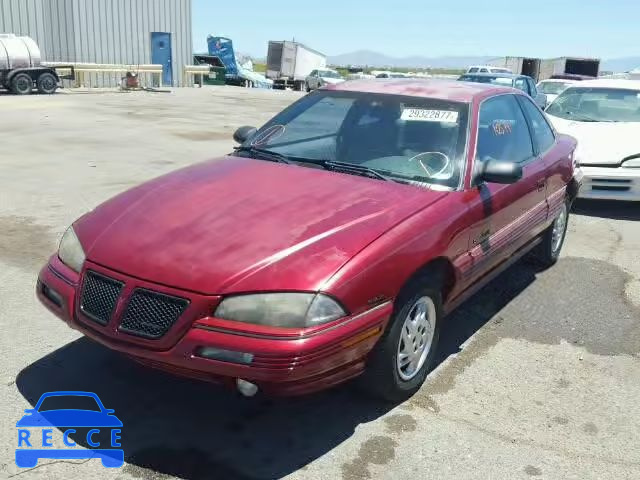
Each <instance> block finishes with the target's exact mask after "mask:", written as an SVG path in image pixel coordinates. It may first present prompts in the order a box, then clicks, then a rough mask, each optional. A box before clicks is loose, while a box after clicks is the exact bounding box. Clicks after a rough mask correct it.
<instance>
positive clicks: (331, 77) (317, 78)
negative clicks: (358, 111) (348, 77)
mask: <svg viewBox="0 0 640 480" xmlns="http://www.w3.org/2000/svg"><path fill="white" fill-rule="evenodd" d="M341 82H344V78H342V77H341V76H340V74H339V73H338V72H336V71H335V70H331V69H329V68H327V69H322V70H313V71H312V72H311V73H310V74H309V75H308V76H307V78H306V79H305V81H304V83H305V87H306V89H307V92H310V91H311V90H315V89H316V88H320V87H321V86H323V85H334V84H336V83H341Z"/></svg>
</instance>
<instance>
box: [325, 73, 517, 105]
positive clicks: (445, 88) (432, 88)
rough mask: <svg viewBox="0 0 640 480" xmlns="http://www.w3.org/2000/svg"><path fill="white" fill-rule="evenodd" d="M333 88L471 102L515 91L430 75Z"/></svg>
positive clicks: (333, 87)
mask: <svg viewBox="0 0 640 480" xmlns="http://www.w3.org/2000/svg"><path fill="white" fill-rule="evenodd" d="M325 88H328V89H330V90H339V91H348V92H365V93H383V94H389V95H406V96H411V97H423V98H434V99H437V100H450V101H453V102H463V103H471V102H473V100H475V99H478V100H479V99H483V98H486V97H490V96H493V95H498V94H501V93H514V92H516V93H517V92H519V90H514V89H513V88H510V87H502V86H499V85H493V84H490V83H472V82H460V81H458V80H443V79H428V78H376V79H362V80H349V81H348V82H343V83H339V84H337V85H331V86H329V87H325Z"/></svg>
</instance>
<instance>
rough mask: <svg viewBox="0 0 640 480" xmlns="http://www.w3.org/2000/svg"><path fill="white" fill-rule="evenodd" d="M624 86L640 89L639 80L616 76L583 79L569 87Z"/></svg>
mask: <svg viewBox="0 0 640 480" xmlns="http://www.w3.org/2000/svg"><path fill="white" fill-rule="evenodd" d="M594 87H595V88H598V87H600V88H626V89H630V90H640V80H625V79H618V78H611V79H597V80H583V81H582V82H576V83H575V85H573V86H572V87H571V88H594Z"/></svg>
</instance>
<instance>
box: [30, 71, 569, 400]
mask: <svg viewBox="0 0 640 480" xmlns="http://www.w3.org/2000/svg"><path fill="white" fill-rule="evenodd" d="M234 138H235V139H236V141H238V142H240V144H241V145H240V146H239V147H238V148H237V149H236V150H235V152H234V153H232V154H230V155H228V156H226V157H224V158H222V159H218V160H215V161H209V162H205V163H201V164H198V165H193V166H190V167H188V168H185V169H182V170H179V171H176V172H173V173H170V174H168V175H165V176H162V177H160V178H156V179H155V180H152V181H149V182H147V183H144V184H142V185H140V186H138V187H136V188H133V189H131V190H129V191H127V192H124V193H122V194H120V195H118V196H116V197H115V198H113V199H111V200H109V201H107V202H106V203H104V204H102V205H101V206H99V207H98V208H96V209H95V210H93V211H91V212H89V213H87V214H86V215H84V216H83V217H81V218H80V219H79V220H77V221H76V222H75V223H74V224H73V225H72V226H71V227H70V228H69V229H68V230H67V232H66V233H65V235H64V237H63V238H62V240H61V243H60V247H59V251H58V253H57V254H55V255H53V256H52V257H51V259H50V261H49V263H48V265H46V266H45V267H44V268H43V269H42V271H41V272H40V277H39V281H38V284H37V293H38V297H39V299H40V300H41V301H42V303H43V304H44V305H45V306H46V307H47V308H49V309H50V310H51V311H52V312H53V313H55V314H56V315H57V316H59V317H60V318H62V319H63V320H64V321H65V322H67V323H68V324H69V325H70V326H71V327H72V328H75V329H77V330H79V331H81V332H82V333H84V334H85V335H86V336H88V337H90V338H92V339H94V340H96V341H98V342H100V343H102V344H104V345H106V346H107V347H109V348H111V349H113V350H118V351H120V352H123V353H125V354H127V355H129V356H131V357H133V358H135V359H136V360H138V361H140V362H142V363H144V364H147V365H149V366H152V367H158V368H161V369H163V370H166V371H170V372H173V373H175V374H180V375H186V376H190V377H195V378H199V379H204V380H209V381H217V382H223V383H229V384H231V385H234V386H237V387H238V388H239V390H240V391H241V392H242V393H244V394H245V395H252V394H254V393H255V392H256V391H257V390H258V389H260V390H263V391H265V392H267V393H270V394H286V395H295V394H302V393H308V392H313V391H317V390H320V389H324V388H327V387H330V386H332V385H336V384H338V383H341V382H344V381H346V380H349V379H351V378H354V377H356V376H359V375H361V374H363V373H364V375H363V378H362V380H363V382H362V384H363V385H364V386H365V387H366V388H368V389H369V390H371V391H372V392H374V393H375V394H377V395H378V396H380V397H383V398H385V399H389V400H394V401H397V400H400V399H402V398H406V397H407V396H409V395H411V394H412V393H413V392H415V391H416V390H417V389H418V388H419V387H420V385H421V384H422V383H423V381H424V380H425V377H426V376H427V373H428V372H429V369H430V368H431V367H432V364H433V360H434V357H435V354H436V349H437V344H438V336H439V332H440V329H441V327H442V323H443V318H444V316H445V315H446V314H447V313H449V312H450V311H451V310H453V309H454V308H455V307H456V306H457V305H459V304H460V303H461V302H462V301H463V300H465V299H466V298H467V297H469V296H470V295H471V294H472V293H473V292H475V291H477V290H478V289H479V288H480V287H481V286H482V285H484V284H485V283H487V282H488V281H489V280H490V279H491V278H493V277H495V276H496V275H497V274H498V273H499V272H500V271H502V270H503V269H505V268H506V267H508V266H509V265H511V264H513V263H514V262H515V261H517V260H518V259H519V258H521V257H522V256H523V255H525V254H526V253H527V252H529V251H531V250H535V254H536V255H537V256H538V258H539V259H540V261H541V262H543V263H545V264H547V265H551V264H553V263H554V262H555V261H556V260H557V258H558V255H559V252H560V249H561V247H562V244H563V241H564V236H565V231H566V226H567V218H568V214H569V208H570V204H571V201H572V200H573V198H574V197H575V195H576V193H577V190H578V187H579V185H578V182H577V181H576V179H574V163H573V152H574V149H575V148H576V142H575V140H573V139H572V138H571V137H567V136H563V135H559V134H557V133H556V132H555V131H554V130H553V128H552V127H551V126H550V125H549V123H548V122H547V120H546V119H545V117H544V115H543V114H542V112H541V111H540V109H539V108H538V107H536V105H535V104H534V103H533V102H532V101H531V99H530V98H528V97H527V96H526V95H524V94H523V93H522V92H520V91H518V90H514V89H511V88H504V87H499V86H495V85H485V84H466V83H463V82H446V81H423V80H415V79H412V80H409V79H407V80H398V79H393V80H358V81H350V82H345V83H342V84H339V85H335V86H331V87H329V88H323V89H320V90H318V91H316V92H314V93H312V94H310V95H307V96H305V97H304V98H302V99H300V100H299V101H297V102H295V103H294V104H293V105H291V106H290V107H288V108H286V109H285V110H284V111H282V112H281V113H279V114H278V115H276V116H275V117H274V118H273V119H272V120H271V121H269V122H268V123H267V124H266V125H265V126H263V127H262V128H260V129H259V130H256V129H255V128H250V127H243V128H240V129H238V131H236V134H235V135H234ZM78 361H81V359H78Z"/></svg>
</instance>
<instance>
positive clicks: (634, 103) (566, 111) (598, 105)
mask: <svg viewBox="0 0 640 480" xmlns="http://www.w3.org/2000/svg"><path fill="white" fill-rule="evenodd" d="M547 113H548V114H549V115H553V116H555V117H560V118H564V119H566V120H574V121H577V122H640V90H631V89H624V88H604V87H592V88H585V87H581V88H576V87H572V88H568V89H567V90H565V91H564V92H562V93H561V94H560V96H559V97H558V98H557V99H556V100H555V101H554V102H553V103H552V104H551V105H549V107H548V108H547Z"/></svg>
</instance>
